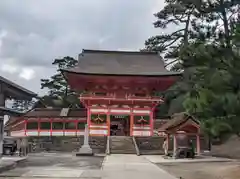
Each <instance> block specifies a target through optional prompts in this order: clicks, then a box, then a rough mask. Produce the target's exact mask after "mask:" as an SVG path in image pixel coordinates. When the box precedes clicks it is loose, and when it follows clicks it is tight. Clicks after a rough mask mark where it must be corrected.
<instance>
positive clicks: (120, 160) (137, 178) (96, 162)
mask: <svg viewBox="0 0 240 179" xmlns="http://www.w3.org/2000/svg"><path fill="white" fill-rule="evenodd" d="M2 178H3V179H7V178H8V179H9V178H11V179H28V178H29V179H40V178H41V179H61V178H64V179H146V178H149V179H176V178H174V177H173V176H171V175H170V174H168V173H167V172H165V171H164V170H162V169H161V168H159V167H158V166H157V165H155V164H153V163H151V162H150V161H149V160H147V159H146V158H145V157H144V156H136V155H131V154H114V155H110V156H106V157H105V158H104V157H76V156H72V155H71V154H36V155H31V156H29V157H28V159H27V161H26V162H25V163H22V164H20V165H19V166H18V167H17V168H15V169H13V170H10V171H8V172H4V173H0V179H2Z"/></svg>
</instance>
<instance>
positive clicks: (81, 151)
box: [76, 124, 93, 156]
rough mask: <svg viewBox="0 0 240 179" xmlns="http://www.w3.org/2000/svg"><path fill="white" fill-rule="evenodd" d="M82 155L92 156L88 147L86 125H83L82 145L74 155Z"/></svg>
mask: <svg viewBox="0 0 240 179" xmlns="http://www.w3.org/2000/svg"><path fill="white" fill-rule="evenodd" d="M83 155H93V151H92V148H91V147H90V145H89V130H88V124H86V125H85V132H84V143H83V145H82V147H81V148H80V149H79V150H78V152H77V153H76V156H83Z"/></svg>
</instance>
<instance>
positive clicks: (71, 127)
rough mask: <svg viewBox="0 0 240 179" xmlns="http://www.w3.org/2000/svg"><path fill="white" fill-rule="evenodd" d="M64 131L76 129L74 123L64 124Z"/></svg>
mask: <svg viewBox="0 0 240 179" xmlns="http://www.w3.org/2000/svg"><path fill="white" fill-rule="evenodd" d="M65 129H76V123H75V122H66V123H65Z"/></svg>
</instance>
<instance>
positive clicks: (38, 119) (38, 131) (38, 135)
mask: <svg viewBox="0 0 240 179" xmlns="http://www.w3.org/2000/svg"><path fill="white" fill-rule="evenodd" d="M37 121H38V136H39V134H40V125H41V123H40V118H38V119H37Z"/></svg>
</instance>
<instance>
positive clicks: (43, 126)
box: [40, 122, 51, 130]
mask: <svg viewBox="0 0 240 179" xmlns="http://www.w3.org/2000/svg"><path fill="white" fill-rule="evenodd" d="M40 129H45V130H50V129H51V123H50V122H41V123H40Z"/></svg>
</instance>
